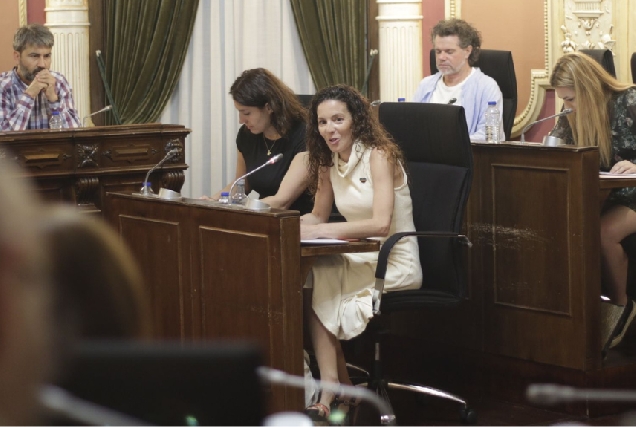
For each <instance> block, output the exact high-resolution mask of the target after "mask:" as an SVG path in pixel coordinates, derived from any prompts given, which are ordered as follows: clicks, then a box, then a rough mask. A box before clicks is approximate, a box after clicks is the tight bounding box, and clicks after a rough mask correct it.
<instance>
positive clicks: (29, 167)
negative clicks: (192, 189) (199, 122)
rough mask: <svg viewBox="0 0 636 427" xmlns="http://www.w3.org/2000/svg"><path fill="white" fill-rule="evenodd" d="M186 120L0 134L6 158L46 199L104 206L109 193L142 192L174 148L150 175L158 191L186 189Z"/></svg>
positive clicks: (0, 150)
mask: <svg viewBox="0 0 636 427" xmlns="http://www.w3.org/2000/svg"><path fill="white" fill-rule="evenodd" d="M189 133H190V130H189V129H186V128H185V127H184V126H181V125H162V124H158V123H154V124H144V125H123V126H102V127H89V128H78V129H63V130H59V131H57V130H49V129H45V130H28V131H21V132H3V133H0V157H1V158H8V159H11V160H13V161H15V162H16V163H17V164H18V165H20V166H21V167H22V168H23V170H24V172H25V175H26V176H30V177H32V178H33V179H34V180H35V183H36V185H37V188H38V190H39V192H40V193H41V195H42V196H43V197H44V199H46V200H50V201H56V202H70V203H73V204H76V205H78V206H82V207H84V208H86V209H94V210H100V209H101V206H102V203H103V200H104V197H105V195H106V192H109V191H111V192H113V191H120V192H126V193H131V192H133V191H139V189H140V188H141V184H142V182H143V180H144V178H145V175H146V173H147V172H148V171H149V170H150V168H152V167H153V166H154V165H156V164H157V163H158V162H159V161H160V160H161V159H162V158H163V157H164V156H165V154H166V153H167V152H168V151H169V150H170V149H172V148H175V147H180V148H181V149H182V152H181V154H179V155H178V156H175V158H173V159H171V160H169V161H167V162H166V163H165V164H164V166H163V167H162V168H161V169H160V170H158V171H156V172H154V173H153V174H152V176H151V177H150V181H151V182H152V184H153V188H154V189H155V191H158V190H159V188H160V187H166V188H169V189H171V190H174V191H180V190H181V187H182V186H183V182H184V179H185V175H184V174H183V171H184V170H186V169H187V165H186V164H185V138H186V136H187V135H188V134H189Z"/></svg>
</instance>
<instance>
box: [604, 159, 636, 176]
mask: <svg viewBox="0 0 636 427" xmlns="http://www.w3.org/2000/svg"><path fill="white" fill-rule="evenodd" d="M609 173H616V174H624V173H636V165H635V164H633V163H632V162H630V161H629V160H621V161H620V162H618V163H616V164H615V165H614V167H613V168H612V169H611V170H610V171H609Z"/></svg>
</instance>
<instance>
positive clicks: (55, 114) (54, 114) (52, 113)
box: [51, 111, 60, 116]
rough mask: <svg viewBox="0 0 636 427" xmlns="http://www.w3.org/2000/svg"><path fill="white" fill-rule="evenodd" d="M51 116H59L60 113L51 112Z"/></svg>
mask: <svg viewBox="0 0 636 427" xmlns="http://www.w3.org/2000/svg"><path fill="white" fill-rule="evenodd" d="M51 115H53V116H59V115H60V112H59V111H52V112H51Z"/></svg>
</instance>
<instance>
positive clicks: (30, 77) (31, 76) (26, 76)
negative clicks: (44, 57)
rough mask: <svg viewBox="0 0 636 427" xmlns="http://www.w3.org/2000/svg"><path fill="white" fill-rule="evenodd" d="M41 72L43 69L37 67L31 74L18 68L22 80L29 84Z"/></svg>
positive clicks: (24, 69) (22, 68)
mask: <svg viewBox="0 0 636 427" xmlns="http://www.w3.org/2000/svg"><path fill="white" fill-rule="evenodd" d="M42 70H44V68H42V67H37V68H36V69H35V70H33V71H32V72H31V71H29V70H27V69H26V68H24V67H22V66H20V73H21V74H22V78H24V79H25V80H26V81H27V82H29V84H30V83H31V82H32V81H33V80H34V79H35V76H36V75H37V74H38V73H39V72H40V71H42Z"/></svg>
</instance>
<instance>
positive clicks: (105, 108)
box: [82, 105, 113, 127]
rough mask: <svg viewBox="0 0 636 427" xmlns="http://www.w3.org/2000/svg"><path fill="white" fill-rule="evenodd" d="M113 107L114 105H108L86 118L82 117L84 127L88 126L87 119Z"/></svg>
mask: <svg viewBox="0 0 636 427" xmlns="http://www.w3.org/2000/svg"><path fill="white" fill-rule="evenodd" d="M112 108H113V107H112V106H111V105H107V106H105V107H104V108H102V109H101V110H97V111H95V112H94V113H91V114H89V115H88V116H84V118H83V119H82V127H86V119H90V118H91V117H93V116H94V115H95V114H99V113H103V112H104V111H108V110H111V109H112Z"/></svg>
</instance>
